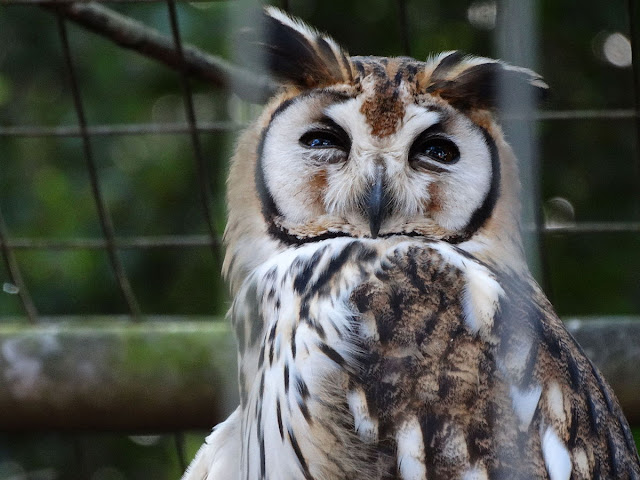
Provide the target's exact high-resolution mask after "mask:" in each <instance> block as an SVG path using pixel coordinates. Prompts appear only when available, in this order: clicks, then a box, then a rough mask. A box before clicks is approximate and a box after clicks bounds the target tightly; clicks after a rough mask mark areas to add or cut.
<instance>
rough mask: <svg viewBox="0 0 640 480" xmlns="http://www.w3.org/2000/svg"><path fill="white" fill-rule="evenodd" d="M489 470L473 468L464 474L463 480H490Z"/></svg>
mask: <svg viewBox="0 0 640 480" xmlns="http://www.w3.org/2000/svg"><path fill="white" fill-rule="evenodd" d="M488 479H489V477H488V475H487V469H486V468H484V467H479V466H476V467H473V468H472V469H470V470H467V471H466V472H464V475H462V480H488Z"/></svg>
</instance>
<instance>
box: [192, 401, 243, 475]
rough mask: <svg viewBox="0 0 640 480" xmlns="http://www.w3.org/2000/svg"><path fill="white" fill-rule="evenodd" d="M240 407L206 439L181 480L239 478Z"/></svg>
mask: <svg viewBox="0 0 640 480" xmlns="http://www.w3.org/2000/svg"><path fill="white" fill-rule="evenodd" d="M240 436H241V434H240V407H238V408H236V410H235V411H234V412H233V413H232V414H231V415H230V416H229V418H227V419H226V420H225V421H224V422H223V423H221V424H219V425H218V426H217V427H216V428H215V429H214V430H213V432H212V433H211V434H210V435H209V436H208V437H207V439H206V440H205V442H204V444H203V445H202V447H200V449H199V450H198V453H197V454H196V456H195V458H194V459H193V461H192V462H191V464H190V465H189V468H187V471H186V472H185V473H184V476H183V477H182V480H209V479H217V478H228V479H239V478H240V455H241V446H240Z"/></svg>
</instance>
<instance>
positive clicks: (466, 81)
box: [427, 52, 549, 110]
mask: <svg viewBox="0 0 640 480" xmlns="http://www.w3.org/2000/svg"><path fill="white" fill-rule="evenodd" d="M501 90H502V91H504V95H506V96H514V97H515V98H522V95H523V94H527V93H530V94H531V95H532V96H533V99H534V101H536V102H539V101H542V100H544V99H545V98H546V96H547V94H548V91H549V86H548V85H547V84H546V83H545V82H544V81H543V80H542V77H541V76H540V75H538V74H537V73H535V72H534V71H532V70H529V69H527V68H520V67H514V66H512V65H509V64H507V63H504V62H501V61H498V60H492V59H488V58H474V57H470V58H466V57H464V56H463V55H461V54H460V53H459V52H452V53H449V54H446V55H445V56H443V57H441V60H440V63H439V64H438V65H437V66H436V67H435V69H434V71H433V73H432V74H431V79H430V85H429V86H428V87H427V92H429V93H432V94H435V95H438V96H440V97H441V98H443V99H444V100H446V101H447V102H449V103H450V104H452V105H453V106H454V107H456V108H458V109H460V110H471V109H487V110H496V109H497V108H498V107H499V105H500V97H501ZM503 98H504V97H503ZM508 103H511V102H508Z"/></svg>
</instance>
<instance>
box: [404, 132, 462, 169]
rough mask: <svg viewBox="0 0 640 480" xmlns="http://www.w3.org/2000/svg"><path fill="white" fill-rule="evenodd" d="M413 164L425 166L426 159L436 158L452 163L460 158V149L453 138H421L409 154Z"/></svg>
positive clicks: (440, 161) (436, 159)
mask: <svg viewBox="0 0 640 480" xmlns="http://www.w3.org/2000/svg"><path fill="white" fill-rule="evenodd" d="M409 160H410V162H411V163H412V164H416V166H417V165H420V166H425V167H427V168H428V165H427V164H426V162H425V160H427V161H428V160H434V161H436V162H438V163H443V164H445V165H452V164H454V163H456V162H457V161H458V160H460V150H458V147H456V144H455V143H453V142H452V141H451V140H449V139H447V138H442V137H430V138H426V139H423V140H419V141H418V142H416V143H415V144H414V145H413V146H412V147H411V151H410V154H409Z"/></svg>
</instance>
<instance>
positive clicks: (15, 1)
mask: <svg viewBox="0 0 640 480" xmlns="http://www.w3.org/2000/svg"><path fill="white" fill-rule="evenodd" d="M79 1H80V2H83V1H84V2H86V0H0V5H42V4H45V3H46V4H56V5H64V4H70V3H78V2H79ZM165 1H166V0H99V2H100V3H164V2H165ZM178 1H179V2H184V3H193V2H197V3H216V2H230V1H231V0H178Z"/></svg>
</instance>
